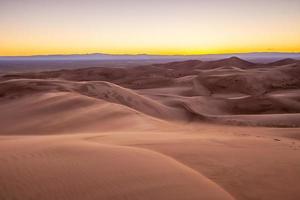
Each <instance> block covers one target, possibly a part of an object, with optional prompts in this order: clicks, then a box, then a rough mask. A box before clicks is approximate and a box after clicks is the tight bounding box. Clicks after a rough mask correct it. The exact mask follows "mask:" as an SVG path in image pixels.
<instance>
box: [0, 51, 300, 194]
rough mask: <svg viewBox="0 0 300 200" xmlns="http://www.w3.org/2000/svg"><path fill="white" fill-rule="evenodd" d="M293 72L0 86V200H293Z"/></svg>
mask: <svg viewBox="0 0 300 200" xmlns="http://www.w3.org/2000/svg"><path fill="white" fill-rule="evenodd" d="M299 77H300V62H299V61H297V60H292V59H285V60H281V61H277V62H273V63H269V64H257V63H252V62H248V61H245V60H241V59H239V58H237V57H232V58H228V59H224V60H218V61H206V62H204V61H199V60H192V61H184V62H172V63H164V64H150V65H143V66H134V67H120V68H116V67H115V68H109V67H92V68H84V69H69V70H58V71H45V72H26V73H9V74H8V73H6V74H1V76H0V110H1V112H0V123H1V124H0V163H1V164H0V186H1V187H0V199H1V200H2V199H4V200H12V199H14V200H35V199H45V200H48V199H49V200H54V199H55V200H56V199H61V200H69V199H72V200H76V199H78V200H82V199H87V200H90V199H108V200H110V199H120V200H121V199H127V200H128V199H129V200H134V199H149V200H153V199H158V200H160V199H161V200H166V199H170V200H174V199H179V200H194V199H197V200H199V199H203V200H215V199H220V200H226V199H236V200H282V199H285V200H298V199H300V141H299V139H300V78H299Z"/></svg>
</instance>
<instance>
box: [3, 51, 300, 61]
mask: <svg viewBox="0 0 300 200" xmlns="http://www.w3.org/2000/svg"><path fill="white" fill-rule="evenodd" d="M233 56H236V57H239V58H241V59H244V60H248V61H255V62H272V61H277V60H281V59H285V58H291V59H298V60H300V53H236V54H208V55H148V54H137V55H129V54H122V55H120V54H102V53H95V54H71V55H36V56H0V61H52V60H53V61H75V60H103V61H114V60H119V61H120V60H132V61H139V60H157V61H166V60H170V61H180V60H204V61H206V60H218V59H225V58H229V57H233Z"/></svg>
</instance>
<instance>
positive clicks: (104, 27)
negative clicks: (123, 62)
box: [0, 0, 300, 56]
mask: <svg viewBox="0 0 300 200" xmlns="http://www.w3.org/2000/svg"><path fill="white" fill-rule="evenodd" d="M299 7H300V2H299V1H296V0H291V1H288V2H287V1H281V0H266V1H258V0H252V1H247V2H245V1H238V0H228V1H221V0H210V1H196V0H186V1H185V2H183V1H180V0H172V1H171V0H165V1H163V2H162V1H158V0H153V1H151V2H149V1H146V0H139V1H138V0H124V1H122V2H121V3H120V1H117V0H111V1H109V2H107V1H103V0H91V1H83V0H76V1H69V0H61V1H59V3H58V2H56V0H53V1H47V0H45V1H36V0H28V1H26V3H24V2H22V1H8V0H4V1H1V2H0V25H1V31H0V44H1V45H0V56H30V55H50V54H90V53H108V54H160V55H196V54H221V53H246V52H300V26H299V24H298V23H299V21H300V12H299V10H298V8H299Z"/></svg>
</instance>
